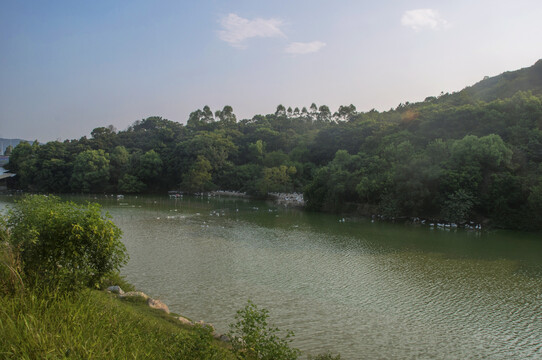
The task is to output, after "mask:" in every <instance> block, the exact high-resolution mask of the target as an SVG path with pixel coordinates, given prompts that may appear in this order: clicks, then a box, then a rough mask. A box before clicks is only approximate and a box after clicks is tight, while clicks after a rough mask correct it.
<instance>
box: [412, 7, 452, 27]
mask: <svg viewBox="0 0 542 360" xmlns="http://www.w3.org/2000/svg"><path fill="white" fill-rule="evenodd" d="M401 24H402V25H404V26H408V27H410V28H412V29H414V30H415V31H420V30H423V29H431V30H437V29H440V28H442V27H445V26H446V25H447V24H448V22H447V21H446V20H445V19H443V18H442V17H441V16H440V14H439V13H438V11H436V10H432V9H417V10H409V11H405V13H404V14H403V16H402V17H401Z"/></svg>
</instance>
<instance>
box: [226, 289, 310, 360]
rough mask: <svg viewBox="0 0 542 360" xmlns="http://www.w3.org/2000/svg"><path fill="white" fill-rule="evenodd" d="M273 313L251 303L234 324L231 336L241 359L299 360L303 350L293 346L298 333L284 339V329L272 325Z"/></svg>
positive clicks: (231, 328) (234, 347)
mask: <svg viewBox="0 0 542 360" xmlns="http://www.w3.org/2000/svg"><path fill="white" fill-rule="evenodd" d="M268 318H269V311H267V310H266V309H260V308H258V307H257V306H256V305H255V304H254V303H253V302H251V301H250V300H249V301H248V304H247V305H246V306H245V307H244V308H243V309H241V310H238V311H237V314H236V315H235V320H236V322H235V323H234V324H231V325H230V331H229V333H228V336H229V337H230V339H232V341H231V345H232V348H233V350H234V351H235V352H236V353H237V355H238V356H239V358H240V359H261V360H277V359H281V360H295V359H297V358H299V354H300V351H299V350H298V349H296V348H292V347H291V346H290V343H291V342H292V338H293V337H294V333H293V332H292V331H290V330H287V331H286V335H284V336H280V330H279V329H278V328H276V327H273V326H272V325H269V323H268Z"/></svg>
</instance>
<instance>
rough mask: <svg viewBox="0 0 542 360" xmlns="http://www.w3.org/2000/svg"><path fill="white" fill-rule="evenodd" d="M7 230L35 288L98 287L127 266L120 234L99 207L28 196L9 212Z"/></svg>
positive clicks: (10, 240) (25, 273)
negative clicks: (38, 286) (106, 277)
mask: <svg viewBox="0 0 542 360" xmlns="http://www.w3.org/2000/svg"><path fill="white" fill-rule="evenodd" d="M7 227H8V229H9V230H10V237H9V242H10V243H11V245H12V246H13V247H14V248H15V249H17V250H18V251H19V254H20V259H21V261H22V270H23V273H24V276H25V278H26V279H27V280H28V281H29V283H30V284H39V285H40V286H41V285H44V286H52V287H55V288H57V289H59V290H66V291H72V290H77V289H80V288H82V287H85V286H88V287H97V286H99V285H100V282H101V281H102V280H103V279H104V277H105V276H106V275H108V274H111V273H112V272H115V271H118V270H119V268H120V267H121V266H122V265H123V264H124V263H125V262H126V260H127V255H126V250H125V247H124V245H123V244H122V243H121V242H120V236H121V231H120V229H119V228H118V227H117V226H115V224H113V223H112V222H111V221H110V220H109V216H108V215H105V216H102V214H101V208H100V206H99V205H98V204H91V203H88V204H87V205H77V204H75V203H72V202H61V201H60V199H59V198H57V197H54V196H38V195H34V196H27V197H25V198H23V199H22V200H21V201H19V202H17V203H16V205H15V207H14V208H13V209H11V210H9V211H8V221H7Z"/></svg>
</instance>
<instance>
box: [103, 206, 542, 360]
mask: <svg viewBox="0 0 542 360" xmlns="http://www.w3.org/2000/svg"><path fill="white" fill-rule="evenodd" d="M100 201H101V202H102V204H103V205H104V207H105V208H106V209H107V211H109V213H110V214H111V215H112V216H113V219H114V221H115V223H117V224H118V226H120V227H121V228H122V230H123V232H124V237H123V241H124V243H125V244H126V247H127V249H128V252H129V254H130V262H129V263H128V265H127V266H126V268H125V269H124V274H125V275H126V276H127V278H128V280H129V281H130V282H132V283H134V284H135V285H136V286H137V287H138V288H139V289H141V290H143V291H146V292H148V293H149V294H152V296H155V297H158V298H160V299H161V300H163V301H165V302H166V303H167V304H168V305H169V307H170V309H171V310H172V311H174V312H177V313H181V314H183V315H185V316H188V317H190V318H192V319H194V320H199V319H205V320H206V321H209V322H211V323H213V324H214V325H215V326H216V327H217V328H218V330H219V331H221V332H223V331H226V330H227V326H228V324H229V323H230V322H232V321H233V317H234V314H235V311H236V310H237V309H239V308H241V307H243V306H244V305H245V304H246V301H247V299H251V300H253V301H254V302H255V303H256V304H258V305H259V306H262V307H265V308H267V309H268V310H270V312H271V317H272V321H273V322H274V323H275V324H276V325H277V326H279V327H280V328H289V329H292V330H294V332H295V333H296V337H295V339H296V340H295V343H294V345H295V346H297V347H299V348H301V349H302V350H305V351H308V352H310V353H313V354H315V353H319V352H323V351H326V350H329V351H331V352H333V353H337V352H340V353H341V355H342V358H344V359H360V358H368V359H372V358H382V359H392V358H429V359H433V358H439V359H460V358H461V359H464V358H473V359H478V358H491V359H512V358H513V359H527V358H542V335H541V334H542V241H541V239H539V235H535V234H524V233H516V232H494V233H483V234H479V233H474V232H466V231H461V230H458V231H455V232H454V231H444V230H429V228H426V227H414V226H405V225H393V224H385V223H371V222H369V221H366V220H361V219H347V221H346V222H345V223H342V222H339V221H338V220H339V217H338V216H335V215H329V214H317V213H308V212H303V211H297V210H289V209H284V208H278V207H275V206H273V205H272V204H267V203H263V202H252V201H246V200H240V199H231V198H230V199H223V198H221V199H207V198H185V199H183V200H180V199H178V200H169V199H164V198H162V199H158V198H139V199H135V198H128V197H127V198H126V199H123V200H122V201H117V200H114V199H110V200H103V199H102V200H100Z"/></svg>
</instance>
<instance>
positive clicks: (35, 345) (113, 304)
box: [0, 290, 235, 359]
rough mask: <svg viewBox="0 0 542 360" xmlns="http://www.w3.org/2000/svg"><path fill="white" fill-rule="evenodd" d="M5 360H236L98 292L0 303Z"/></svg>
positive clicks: (0, 349) (159, 316)
mask: <svg viewBox="0 0 542 360" xmlns="http://www.w3.org/2000/svg"><path fill="white" fill-rule="evenodd" d="M0 339H2V340H1V341H0V358H2V359H90V358H91V359H235V356H234V355H233V354H232V353H231V351H229V350H228V349H227V348H226V347H225V346H224V345H223V344H222V343H219V342H217V341H215V340H214V339H213V338H212V336H211V335H210V334H209V333H208V332H207V331H205V330H203V329H200V328H187V327H185V326H183V325H181V324H180V323H179V322H178V321H177V320H176V319H175V318H173V317H172V316H170V315H167V314H165V313H163V312H161V311H158V310H154V309H151V308H149V307H148V306H147V305H146V304H145V303H143V302H140V301H124V300H120V299H118V298H117V297H116V296H115V295H112V294H108V293H105V292H102V291H97V290H85V291H83V292H81V293H78V294H68V295H66V294H65V295H56V294H51V293H49V294H39V295H38V294H36V293H28V292H25V293H22V294H17V295H9V296H2V297H0Z"/></svg>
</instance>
